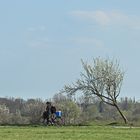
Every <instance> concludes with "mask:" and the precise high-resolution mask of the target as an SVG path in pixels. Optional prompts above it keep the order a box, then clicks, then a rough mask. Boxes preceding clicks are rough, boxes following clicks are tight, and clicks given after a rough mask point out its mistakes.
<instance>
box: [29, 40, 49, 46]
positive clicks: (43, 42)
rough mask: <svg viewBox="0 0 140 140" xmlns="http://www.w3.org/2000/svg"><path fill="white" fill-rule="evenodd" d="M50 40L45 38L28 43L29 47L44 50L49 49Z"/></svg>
mask: <svg viewBox="0 0 140 140" xmlns="http://www.w3.org/2000/svg"><path fill="white" fill-rule="evenodd" d="M48 43H49V41H48V38H43V39H40V40H30V41H29V42H28V46H29V47H33V48H44V47H48Z"/></svg>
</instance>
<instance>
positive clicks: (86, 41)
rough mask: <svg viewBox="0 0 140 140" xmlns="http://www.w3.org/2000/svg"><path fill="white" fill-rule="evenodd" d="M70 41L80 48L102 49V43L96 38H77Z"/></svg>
mask: <svg viewBox="0 0 140 140" xmlns="http://www.w3.org/2000/svg"><path fill="white" fill-rule="evenodd" d="M70 41H71V42H72V43H74V44H76V45H80V46H86V47H91V46H92V47H95V48H104V43H103V42H102V41H101V40H98V39H96V38H87V37H79V38H74V39H71V40H70Z"/></svg>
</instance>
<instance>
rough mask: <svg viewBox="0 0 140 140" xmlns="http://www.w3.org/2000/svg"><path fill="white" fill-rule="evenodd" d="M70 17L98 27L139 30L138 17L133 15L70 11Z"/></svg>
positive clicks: (112, 12) (139, 20) (139, 22)
mask: <svg viewBox="0 0 140 140" xmlns="http://www.w3.org/2000/svg"><path fill="white" fill-rule="evenodd" d="M70 15H72V16H73V17H76V18H79V19H81V20H86V21H90V22H95V23H97V24H98V25H100V26H109V25H124V26H128V27H130V28H134V29H140V17H138V16H135V15H127V14H124V13H122V12H118V11H110V12H108V11H102V10H98V11H80V10H79V11H72V12H70Z"/></svg>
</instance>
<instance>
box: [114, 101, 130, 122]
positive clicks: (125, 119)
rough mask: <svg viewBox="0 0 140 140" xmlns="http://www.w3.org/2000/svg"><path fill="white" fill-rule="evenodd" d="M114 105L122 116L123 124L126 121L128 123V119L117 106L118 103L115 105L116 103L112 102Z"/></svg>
mask: <svg viewBox="0 0 140 140" xmlns="http://www.w3.org/2000/svg"><path fill="white" fill-rule="evenodd" d="M114 106H115V107H116V109H117V110H118V112H119V113H120V115H121V117H122V118H123V120H124V122H125V124H127V123H128V120H127V118H126V117H125V115H124V114H123V113H122V111H121V110H120V108H119V107H118V105H117V104H114Z"/></svg>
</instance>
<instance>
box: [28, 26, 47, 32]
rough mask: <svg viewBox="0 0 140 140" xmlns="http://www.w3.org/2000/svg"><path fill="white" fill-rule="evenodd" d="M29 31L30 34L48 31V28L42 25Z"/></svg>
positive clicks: (30, 28)
mask: <svg viewBox="0 0 140 140" xmlns="http://www.w3.org/2000/svg"><path fill="white" fill-rule="evenodd" d="M28 31H30V32H36V31H46V27H45V26H44V25H40V26H37V27H29V28H28Z"/></svg>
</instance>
